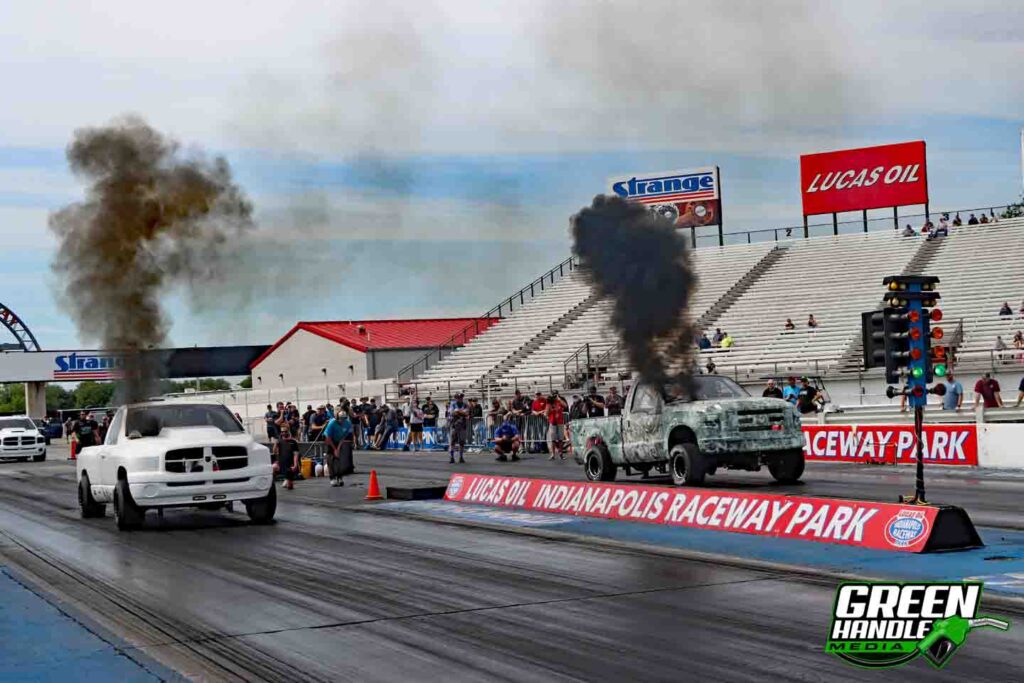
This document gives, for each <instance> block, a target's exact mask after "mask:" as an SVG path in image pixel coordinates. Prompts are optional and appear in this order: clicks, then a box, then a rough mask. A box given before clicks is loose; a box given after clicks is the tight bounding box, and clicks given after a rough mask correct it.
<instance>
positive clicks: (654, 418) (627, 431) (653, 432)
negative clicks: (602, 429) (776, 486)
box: [622, 384, 665, 462]
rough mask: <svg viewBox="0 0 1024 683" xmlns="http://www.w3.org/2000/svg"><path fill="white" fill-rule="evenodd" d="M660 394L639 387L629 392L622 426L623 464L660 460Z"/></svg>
mask: <svg viewBox="0 0 1024 683" xmlns="http://www.w3.org/2000/svg"><path fill="white" fill-rule="evenodd" d="M661 406H662V400H661V393H660V392H659V391H658V390H657V389H655V388H654V387H652V386H650V385H646V384H641V385H639V386H637V387H636V388H635V389H634V390H633V396H632V397H631V400H630V406H629V412H628V413H627V415H626V419H625V420H623V425H622V455H623V459H625V461H626V462H658V461H660V460H664V459H665V458H664V455H663V454H661V453H660V451H661V450H662V449H661Z"/></svg>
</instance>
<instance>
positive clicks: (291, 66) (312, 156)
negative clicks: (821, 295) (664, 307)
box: [0, 0, 1024, 348]
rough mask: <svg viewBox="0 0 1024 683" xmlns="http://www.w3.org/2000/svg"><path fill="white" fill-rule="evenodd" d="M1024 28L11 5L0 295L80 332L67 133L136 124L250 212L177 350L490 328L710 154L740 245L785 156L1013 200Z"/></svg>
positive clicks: (3, 8) (693, 12)
mask: <svg viewBox="0 0 1024 683" xmlns="http://www.w3.org/2000/svg"><path fill="white" fill-rule="evenodd" d="M712 5H714V6H712ZM1021 26H1024V3H1021V2H1019V0H1018V1H1015V2H1014V1H1007V2H978V1H974V2H970V3H967V2H957V3H954V2H946V1H943V0H940V1H934V0H933V1H931V2H892V1H878V2H872V1H863V0H861V1H857V2H806V3H803V2H787V3H781V2H767V1H752V2H717V3H706V2H700V3H698V2H687V1H685V0H645V1H644V2H642V3H640V2H624V1H619V2H599V1H598V0H589V1H587V2H575V1H573V0H550V1H546V0H516V1H514V2H513V1H508V2H503V1H488V2H468V1H466V0H461V1H456V0H451V1H443V2H442V1H437V2H420V3H408V2H394V1H392V0H373V1H372V2H370V1H364V0H350V1H348V2H337V1H335V2H326V1H325V2H311V1H310V2H285V1H282V0H278V1H276V2H252V1H250V2H234V1H229V0H216V1H215V2H210V0H205V1H204V2H187V1H179V2H176V3H170V4H156V3H145V2H143V3H140V2H99V1H97V2H89V3H82V2H43V1H38V0H36V1H32V2H29V1H20V0H8V1H7V2H4V3H0V63H2V64H3V65H4V66H3V69H0V92H2V93H4V96H3V104H2V106H0V244H2V246H3V249H2V250H0V273H2V283H3V286H0V302H3V303H5V304H7V305H9V306H10V307H12V308H13V309H14V310H15V311H17V312H18V313H20V314H21V315H22V316H23V317H24V318H25V319H26V320H27V322H28V324H29V325H30V327H31V328H32V329H33V330H34V331H35V332H36V334H37V336H38V337H39V338H40V341H41V343H42V344H43V345H44V346H47V347H51V348H53V347H59V346H66V345H74V344H78V343H86V344H87V343H88V340H79V339H78V338H77V334H76V332H75V330H74V328H73V326H72V325H71V323H70V321H69V318H68V317H67V316H66V315H65V313H64V312H63V311H62V310H61V307H60V302H58V301H56V300H55V297H54V294H53V292H54V291H55V287H54V282H55V276H54V275H53V274H51V273H50V272H49V262H50V258H51V253H52V249H53V240H52V238H51V236H50V234H49V232H48V230H47V227H46V226H47V216H48V214H49V212H51V211H52V210H54V209H56V208H59V207H60V206H63V205H65V204H67V203H69V202H72V201H75V200H76V199H78V198H80V197H81V188H80V186H79V185H78V184H77V182H76V180H75V179H74V178H73V177H71V176H70V174H69V173H68V172H67V170H66V164H65V161H64V158H63V148H64V146H65V145H66V144H67V142H68V141H69V139H70V138H71V136H72V133H73V131H74V130H75V129H76V128H79V127H81V126H87V125H100V124H103V123H106V122H108V121H110V120H112V119H114V118H116V117H118V116H120V115H123V114H125V113H129V112H132V113H137V114H139V115H141V116H143V117H144V118H145V119H147V120H148V121H149V122H150V123H151V124H152V125H154V126H155V127H157V128H159V129H160V130H162V131H165V132H167V133H168V134H171V135H173V136H174V137H176V138H177V139H179V140H180V141H182V143H183V144H184V145H185V146H193V145H194V146H196V147H197V148H202V149H205V150H207V151H208V152H209V153H215V154H223V155H224V156H226V158H227V159H228V160H229V162H230V163H231V164H232V166H233V167H234V169H235V171H236V174H237V176H238V178H239V180H240V182H241V183H242V184H243V186H244V187H245V188H246V189H247V191H248V192H249V193H250V195H251V196H252V198H253V200H254V202H255V204H256V207H257V213H258V217H259V221H260V229H261V236H262V237H261V241H260V242H259V243H258V245H257V246H255V247H254V246H253V245H248V246H246V247H245V248H243V249H241V253H240V254H239V257H238V258H239V259H240V262H242V263H244V264H245V265H246V266H247V267H248V271H249V272H248V275H247V276H246V277H242V278H239V280H238V281H237V282H233V283H231V286H230V287H228V289H227V290H226V292H225V295H224V297H223V298H224V301H223V303H224V307H226V308H229V309H231V310H232V311H234V313H235V315H234V316H232V317H231V318H225V317H224V315H223V311H211V310H208V309H206V308H204V309H203V310H201V311H196V310H194V307H193V306H192V305H191V303H190V302H188V301H182V300H181V299H180V298H179V299H175V298H174V297H173V294H172V295H171V298H172V301H171V307H172V310H173V311H174V315H175V319H176V324H175V325H174V327H173V330H172V337H173V341H174V342H176V343H178V344H194V343H231V342H270V341H273V339H275V338H276V337H277V336H279V335H280V334H281V333H283V332H284V331H285V330H286V329H287V328H288V327H289V326H290V325H291V324H292V323H293V322H294V321H295V320H296V319H345V318H385V317H411V316H432V315H451V314H475V313H480V312H482V311H484V310H486V309H487V308H489V307H490V306H491V305H493V304H494V303H495V302H497V301H498V300H499V299H500V298H502V296H507V295H508V294H510V293H511V291H512V290H513V289H515V288H517V287H518V286H519V285H521V284H525V283H526V282H528V281H529V280H530V279H532V278H533V277H534V276H536V275H538V274H540V272H541V271H543V270H544V269H545V268H547V267H550V266H553V265H555V264H557V263H558V262H559V261H561V260H562V259H563V258H565V257H567V256H568V238H567V218H568V216H569V214H570V213H572V211H573V210H575V209H577V208H579V207H580V206H582V205H584V204H586V203H589V200H590V198H591V197H592V195H593V194H595V193H597V192H600V191H602V190H603V189H604V183H605V179H606V178H607V177H609V176H612V175H620V174H624V173H630V172H636V171H645V170H662V169H666V168H685V167H688V166H701V165H709V164H717V165H719V166H720V167H721V169H722V177H723V184H724V198H725V215H726V220H727V221H728V223H729V225H728V226H727V227H728V229H729V230H739V229H741V228H747V227H765V226H774V225H790V224H796V223H799V222H800V209H799V188H798V181H797V177H798V176H797V168H798V167H797V160H798V158H799V155H800V154H801V153H806V152H813V151H820V150H827V149H837V148H843V147H849V146H857V145H862V144H881V143H886V142H896V141H901V140H910V139H925V140H926V141H927V142H928V157H929V158H928V161H929V181H930V189H931V195H932V199H933V201H932V203H933V206H935V207H940V208H956V207H962V208H968V207H974V206H983V205H989V204H1003V203H1006V202H1007V201H1010V200H1013V199H1015V198H1017V197H1018V196H1019V194H1020V185H1021V178H1020V156H1019V153H1020V147H1019V127H1020V124H1021V122H1022V121H1021V118H1022V112H1024V69H1022V68H1021V66H1022V64H1024V37H1022V34H1021V31H1020V27H1021ZM241 270H244V269H241ZM231 290H233V291H231ZM243 290H244V291H243ZM224 320H231V324H230V325H225V324H224V322H223V321H224ZM4 341H7V340H4Z"/></svg>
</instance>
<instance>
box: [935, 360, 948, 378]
mask: <svg viewBox="0 0 1024 683" xmlns="http://www.w3.org/2000/svg"><path fill="white" fill-rule="evenodd" d="M932 374H934V375H935V376H936V377H945V376H946V366H945V365H943V364H942V363H939V364H938V365H936V366H935V367H934V368H933V369H932Z"/></svg>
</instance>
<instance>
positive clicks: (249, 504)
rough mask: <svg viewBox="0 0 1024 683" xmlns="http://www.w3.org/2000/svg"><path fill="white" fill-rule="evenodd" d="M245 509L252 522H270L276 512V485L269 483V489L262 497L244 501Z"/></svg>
mask: <svg viewBox="0 0 1024 683" xmlns="http://www.w3.org/2000/svg"><path fill="white" fill-rule="evenodd" d="M245 511H246V512H247V513H248V514H249V519H251V520H252V523H253V524H270V523H272V522H273V521H274V513H276V512H277V486H276V485H275V484H273V483H271V484H270V491H268V492H267V495H265V496H264V497H262V498H257V499H256V500H253V501H246V502H245Z"/></svg>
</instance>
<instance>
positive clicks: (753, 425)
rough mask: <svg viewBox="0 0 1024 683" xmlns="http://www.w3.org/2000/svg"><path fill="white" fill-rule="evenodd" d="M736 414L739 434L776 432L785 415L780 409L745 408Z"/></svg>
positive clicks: (783, 422) (784, 419) (783, 421)
mask: <svg viewBox="0 0 1024 683" xmlns="http://www.w3.org/2000/svg"><path fill="white" fill-rule="evenodd" d="M736 412H737V427H738V429H739V431H741V432H763V431H772V430H774V431H778V429H779V427H781V426H782V425H783V424H785V421H786V413H785V411H784V410H782V409H780V408H747V409H742V410H738V411H736Z"/></svg>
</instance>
